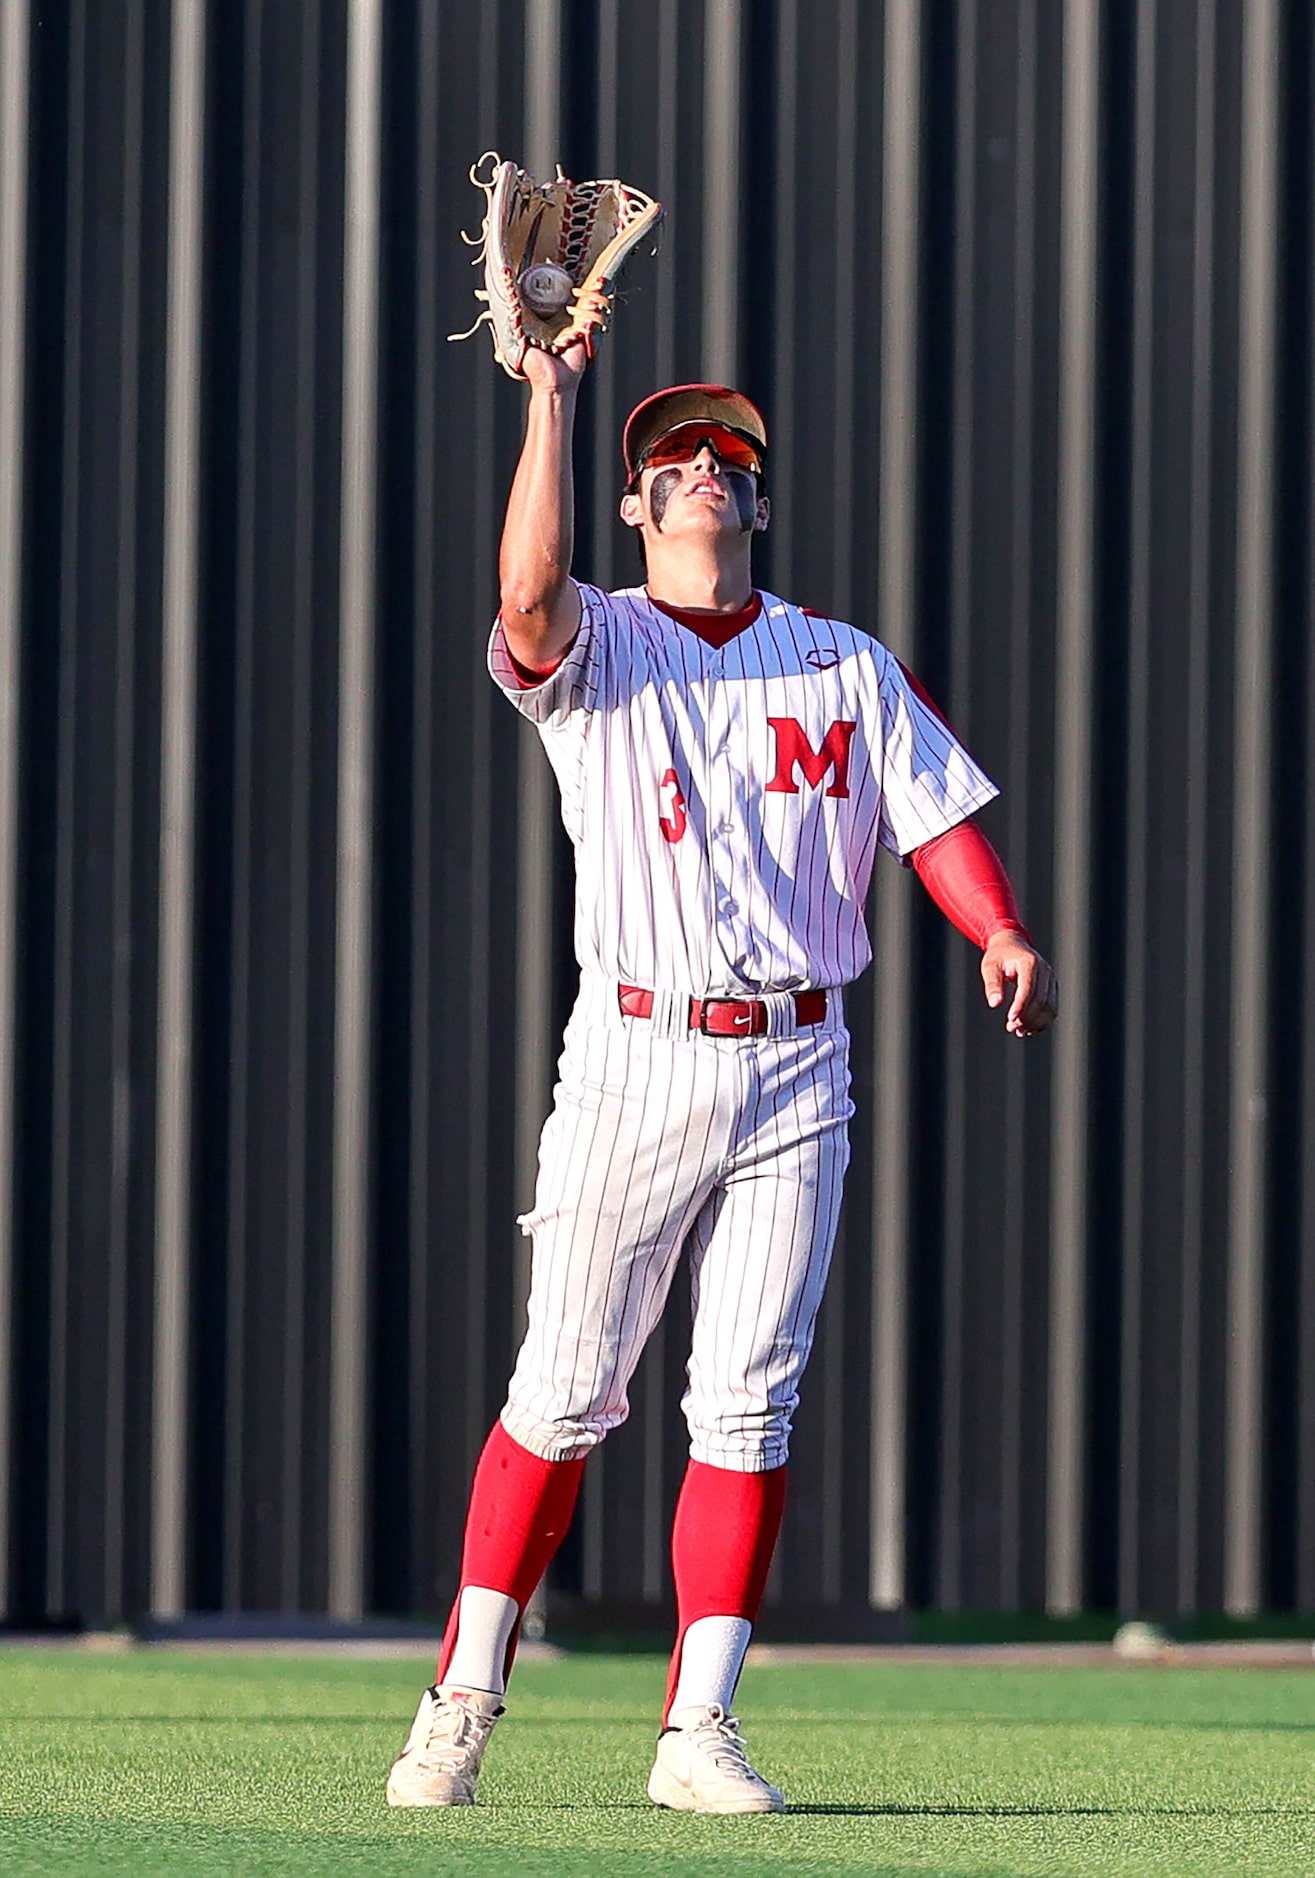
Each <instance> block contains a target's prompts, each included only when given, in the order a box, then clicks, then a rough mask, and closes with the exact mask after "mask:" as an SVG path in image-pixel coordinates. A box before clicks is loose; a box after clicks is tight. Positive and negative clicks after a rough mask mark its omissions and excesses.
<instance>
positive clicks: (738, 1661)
mask: <svg viewBox="0 0 1315 1878" xmlns="http://www.w3.org/2000/svg"><path fill="white" fill-rule="evenodd" d="M752 1635H753V1625H752V1624H751V1623H750V1622H749V1620H748V1618H747V1617H700V1618H698V1619H696V1621H695V1622H694V1623H692V1624H691V1625H690V1627H689V1629H688V1630H687V1631H686V1632H685V1635H684V1637H683V1639H682V1640H681V1645H680V1680H679V1681H678V1682H677V1684H676V1693H675V1695H674V1696H673V1698H672V1702H671V1708H670V1711H669V1714H668V1722H669V1724H670V1726H671V1727H672V1728H683V1727H685V1726H686V1725H687V1723H688V1721H689V1720H690V1719H691V1717H690V1716H688V1715H686V1713H685V1711H687V1710H693V1709H704V1708H714V1707H716V1708H724V1709H725V1710H726V1711H727V1713H728V1714H729V1712H730V1706H731V1700H732V1697H733V1696H734V1694H735V1685H736V1683H737V1682H738V1681H739V1679H740V1670H741V1668H742V1667H743V1665H744V1653H745V1651H746V1650H747V1649H748V1647H749V1638H750V1637H751V1636H752Z"/></svg>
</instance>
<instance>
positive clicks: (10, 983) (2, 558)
mask: <svg viewBox="0 0 1315 1878" xmlns="http://www.w3.org/2000/svg"><path fill="white" fill-rule="evenodd" d="M30 30H31V20H30V13H29V8H28V6H27V0H17V4H15V5H13V6H9V7H6V8H5V9H4V13H3V16H0V1613H4V1612H6V1611H7V1610H8V1608H9V1560H10V1517H9V1507H10V1442H11V1439H12V1428H13V1422H12V1396H11V1389H12V1379H13V1373H14V1364H13V1354H12V1352H13V1342H12V1339H13V1295H14V1213H13V1200H14V1190H13V1168H14V1148H15V1134H14V1073H15V1064H14V1035H15V1028H16V1025H15V1018H16V999H17V989H18V833H19V831H18V736H19V684H20V671H21V666H20V646H21V638H20V635H21V631H22V576H23V493H24V483H25V466H24V448H23V415H24V402H25V400H24V384H25V368H26V346H25V340H26V335H27V279H26V274H27V268H26V261H27V243H26V237H27V203H28V193H27V172H28V161H27V135H28V113H27V99H28V87H29V84H30V72H29V66H28V42H29V35H30Z"/></svg>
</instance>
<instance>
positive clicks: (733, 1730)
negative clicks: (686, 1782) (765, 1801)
mask: <svg viewBox="0 0 1315 1878" xmlns="http://www.w3.org/2000/svg"><path fill="white" fill-rule="evenodd" d="M685 1733H686V1734H687V1735H688V1736H689V1740H690V1743H691V1745H692V1746H695V1747H697V1748H699V1749H701V1750H702V1752H703V1753H705V1754H706V1755H707V1757H708V1759H709V1760H710V1761H711V1762H712V1765H713V1766H714V1767H715V1768H716V1769H717V1771H718V1773H725V1774H731V1775H739V1776H740V1778H741V1779H745V1780H754V1781H757V1780H761V1778H762V1776H761V1775H760V1774H759V1773H758V1772H757V1771H756V1770H755V1769H754V1767H753V1766H752V1765H751V1764H750V1761H749V1754H748V1750H747V1748H746V1747H745V1745H744V1739H743V1737H742V1736H741V1734H740V1724H739V1722H738V1721H737V1720H736V1718H735V1717H734V1715H728V1714H727V1713H726V1710H725V1709H724V1708H720V1707H718V1706H717V1705H716V1704H714V1705H713V1706H712V1707H711V1708H710V1709H709V1710H708V1718H707V1720H706V1721H701V1722H696V1723H695V1725H694V1727H692V1728H688V1729H686V1730H685Z"/></svg>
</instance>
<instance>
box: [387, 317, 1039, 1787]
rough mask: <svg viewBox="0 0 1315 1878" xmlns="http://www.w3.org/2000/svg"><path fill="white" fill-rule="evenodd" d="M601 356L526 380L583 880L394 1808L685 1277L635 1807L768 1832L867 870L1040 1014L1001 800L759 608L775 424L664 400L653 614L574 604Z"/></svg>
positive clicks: (655, 472)
mask: <svg viewBox="0 0 1315 1878" xmlns="http://www.w3.org/2000/svg"><path fill="white" fill-rule="evenodd" d="M585 365H586V351H585V347H584V346H582V345H579V344H577V345H574V346H572V347H571V348H570V349H569V350H568V351H567V352H565V353H564V354H562V355H561V356H554V355H553V354H551V353H549V352H547V351H540V350H531V351H530V352H529V354H528V356H527V357H526V360H525V375H526V377H527V378H528V379H529V383H530V395H529V407H528V416H527V425H526V433H525V442H524V448H523V451H522V454H521V458H520V463H519V466H518V468H517V471H516V476H515V481H514V483H513V486H512V491H511V496H510V500H509V502H508V506H507V515H506V524H505V529H504V533H503V537H502V551H501V562H500V574H501V606H500V610H499V614H498V618H497V621H496V623H495V625H494V629H493V635H492V640H491V643H490V648H489V665H490V670H491V672H492V675H493V678H494V680H495V682H496V683H497V684H498V686H499V687H500V688H501V690H502V691H503V692H504V694H505V695H506V696H507V697H508V698H509V699H510V701H511V703H512V704H513V705H514V706H515V707H516V709H517V710H519V711H521V712H522V713H523V714H524V715H525V716H526V717H528V718H529V719H530V721H531V722H532V723H534V724H535V725H536V726H537V728H538V731H539V733H540V735H541V737H542V739H543V743H544V747H545V749H546V750H547V753H548V756H549V759H550V761H551V763H552V766H553V769H554V772H555V774H556V777H557V782H558V785H559V787H560V791H561V800H562V815H563V819H564V821H565V824H566V828H567V832H568V833H569V835H570V838H571V841H572V844H573V846H574V850H575V861H576V907H575V944H576V952H577V956H578V959H579V963H580V991H579V997H578V1000H577V1002H576V1005H575V1008H574V1011H573V1014H572V1016H571V1019H570V1023H569V1025H568V1027H567V1031H566V1037H565V1045H564V1050H563V1054H562V1058H561V1063H560V1080H559V1082H558V1085H557V1088H556V1091H555V1097H554V1104H553V1110H552V1114H551V1115H550V1116H549V1118H548V1121H547V1123H546V1125H545V1127H544V1131H543V1136H542V1140H541V1143H540V1150H539V1174H538V1184H537V1188H536V1192H535V1197H534V1205H533V1209H532V1211H531V1212H530V1213H529V1214H527V1215H526V1217H525V1218H524V1219H523V1220H522V1221H521V1224H522V1226H523V1228H524V1230H525V1231H526V1232H527V1233H529V1234H530V1235H531V1237H532V1240H533V1261H532V1276H531V1289H530V1298H529V1311H528V1317H529V1323H528V1329H527V1332H526V1336H525V1341H524V1344H523V1345H522V1347H521V1351H520V1355H519V1358H518V1360H517V1363H516V1368H515V1373H514V1375H513V1376H512V1379H511V1384H510V1388H509V1391H508V1396H507V1401H506V1405H505V1407H504V1408H503V1410H502V1412H501V1415H500V1417H499V1419H498V1421H497V1423H496V1424H495V1426H494V1428H493V1431H492V1433H491V1434H490V1436H489V1438H488V1442H487V1444H486V1446H485V1448H484V1451H483V1454H482V1455H481V1457H480V1461H479V1464H478V1466H477V1468H476V1471H475V1479H474V1485H473V1489H472V1492H471V1499H470V1509H469V1514H468V1518H467V1524H466V1536H465V1548H464V1553H463V1558H462V1568H461V1581H460V1588H459V1591H458V1594H457V1599H456V1603H455V1605H454V1607H453V1611H452V1615H451V1619H450V1621H449V1624H448V1628H447V1633H446V1636H445V1638H444V1642H443V1648H442V1653H441V1655H440V1658H439V1663H438V1672H437V1676H436V1678H435V1682H434V1686H433V1687H432V1688H431V1689H428V1690H426V1692H425V1694H424V1695H423V1697H422V1698H421V1702H420V1707H419V1711H418V1713H417V1715H416V1718H415V1722H414V1725H413V1727H412V1729H411V1733H410V1736H409V1738H408V1740H407V1742H406V1745H405V1747H404V1749H403V1751H402V1753H401V1754H400V1756H399V1757H398V1759H397V1761H396V1762H395V1764H394V1766H393V1769H392V1772H391V1775H390V1777H389V1781H388V1799H389V1801H390V1803H391V1804H392V1805H394V1806H461V1805H468V1804H470V1802H471V1801H472V1800H473V1799H474V1794H475V1782H476V1778H477V1775H478V1772H479V1766H480V1761H481V1758H482V1756H483V1753H484V1750H485V1747H486V1745H487V1743H488V1739H489V1736H490V1734H491V1732H492V1729H493V1727H494V1724H495V1722H496V1720H497V1718H498V1717H499V1716H500V1715H501V1714H502V1712H503V1696H504V1692H505V1689H506V1683H507V1677H508V1674H509V1671H510V1668H511V1662H512V1657H513V1654H514V1651H515V1647H516V1638H517V1633H518V1628H519V1625H520V1620H521V1615H522V1612H523V1611H524V1609H525V1606H526V1603H527V1601H528V1600H529V1598H530V1597H531V1595H532V1594H533V1592H534V1590H535V1587H536V1586H537V1584H538V1582H539V1580H540V1578H541V1577H542V1575H543V1572H544V1570H545V1568H546V1567H547V1565H548V1563H549V1561H550V1559H551V1558H552V1556H553V1554H554V1552H555V1551H556V1549H557V1546H558V1544H559V1543H560V1541H561V1539H562V1536H563V1534H564V1533H565V1531H566V1528H567V1526H568V1524H569V1522H570V1519H571V1514H572V1510H573V1507H574V1504H575V1499H576V1494H577V1491H578V1488H579V1483H580V1475H581V1471H582V1469H583V1467H584V1464H585V1459H586V1457H587V1456H588V1454H589V1453H590V1451H591V1450H592V1449H593V1448H595V1447H597V1446H598V1444H599V1443H600V1442H601V1441H602V1440H603V1439H604V1438H605V1436H606V1435H607V1434H608V1432H609V1430H611V1429H613V1428H615V1427H617V1426H618V1425H619V1423H621V1422H622V1421H624V1419H625V1416H626V1413H627V1407H628V1404H627V1397H626V1390H627V1386H628V1384H629V1381H630V1378H631V1375H632V1373H633V1371H634V1368H635V1365H636V1363H637V1362H638V1360H639V1356H640V1352H641V1351H642V1349H643V1347H644V1343H645V1340H646V1338H647V1337H648V1335H649V1333H650V1331H651V1330H652V1329H653V1326H654V1324H655V1323H656V1322H657V1319H658V1317H659V1315H660V1313H661V1311H662V1307H663V1304H664V1302H665V1300H666V1296H667V1292H668V1289H669V1287H670V1285H671V1281H672V1278H673V1275H674V1273H675V1269H676V1266H677V1264H678V1263H679V1261H680V1259H681V1257H682V1255H683V1256H684V1258H685V1259H686V1260H687V1262H688V1266H689V1275H690V1283H691V1287H692V1294H693V1305H694V1325H693V1338H692V1347H691V1354H690V1362H689V1371H688V1376H689V1385H688V1389H687V1391H686V1393H685V1397H684V1401H683V1408H684V1411H685V1415H686V1419H687V1422H688V1426H689V1435H690V1460H689V1467H688V1472H687V1473H686V1476H685V1480H684V1483H683V1485H682V1488H681V1492H680V1497H679V1502H678V1505H677V1508H676V1516H675V1525H674V1531H673V1535H672V1564H673V1569H674V1575H675V1586H676V1601H677V1611H678V1628H677V1636H676V1642H675V1648H674V1651H673V1654H672V1658H671V1673H670V1679H669V1685H668V1690H667V1700H666V1706H665V1710H664V1713H663V1717H662V1724H663V1725H662V1732H661V1734H660V1735H659V1738H658V1744H657V1754H656V1759H655V1761H654V1765H653V1769H652V1773H651V1775H650V1778H649V1783H648V1792H649V1796H650V1798H651V1799H652V1800H654V1801H655V1802H656V1803H657V1804H658V1805H660V1806H668V1807H677V1808H682V1809H686V1810H690V1811H695V1812H707V1813H755V1812H777V1811H779V1810H780V1809H781V1808H782V1806H783V1804H784V1802H783V1800H782V1796H781V1794H780V1793H779V1792H778V1790H777V1789H776V1788H775V1787H774V1786H772V1785H770V1784H769V1783H768V1782H767V1781H766V1780H765V1779H764V1778H763V1777H762V1775H761V1774H759V1773H758V1772H757V1771H756V1770H755V1768H754V1767H753V1766H752V1764H751V1762H750V1761H749V1759H748V1756H747V1754H746V1751H745V1744H744V1741H743V1739H742V1737H741V1735H740V1733H739V1728H738V1724H737V1722H736V1721H735V1719H734V1716H733V1714H732V1701H733V1697H734V1692H735V1686H736V1681H737V1679H738V1676H739V1673H740V1667H741V1665H742V1663H743V1661H744V1655H745V1651H746V1649H747V1647H748V1643H749V1637H750V1632H751V1628H752V1625H753V1622H754V1619H755V1618H756V1616H757V1613H758V1607H759V1603H760V1601H761V1598H762V1594H763V1588H764V1585H765V1582H766V1578H767V1571H768V1567H769V1565H770V1562H771V1557H772V1552H773V1548H774V1546H775V1544H776V1539H777V1534H778V1532H779V1530H780V1524H781V1515H782V1510H783V1507H784V1502H785V1482H786V1456H787V1450H788V1446H789V1437H790V1422H791V1417H792V1414H793V1412H794V1408H795V1405H796V1403H797V1400H798V1389H799V1381H800V1377H801V1375H802V1372H803V1369H804V1365H805V1363H806V1361H807V1358H808V1353H809V1347H810V1345H811V1342H812V1337H813V1327H814V1323H815V1321H816V1317H817V1311H818V1306H819V1304H820V1303H821V1299H822V1292H823V1287H824V1285H825V1283H826V1275H827V1265H828V1261H829V1259H830V1254H831V1248H832V1242H833V1239H834V1235H835V1229H836V1219H837V1213H838V1211H839V1206H840V1193H841V1184H842V1181H843V1177H844V1172H845V1167H846V1163H847V1160H848V1153H849V1150H848V1146H847V1139H846V1125H847V1122H848V1120H849V1116H850V1113H851V1107H852V1105H851V1102H850V1097H849V1073H848V1067H847V1049H848V1038H847V1034H846V1030H845V1021H844V1007H843V987H844V986H845V985H846V984H848V983H849V981H850V980H851V979H853V978H855V977H856V976H857V975H858V973H859V972H861V971H862V970H863V968H864V966H865V965H866V964H867V963H868V960H869V957H870V947H869V941H868V935H867V931H866V927H865V922H864V902H865V898H866V894H867V888H868V881H869V876H870V874H871V870H872V866H873V861H874V857H875V854H876V850H877V848H878V847H879V846H880V847H883V848H886V849H888V850H889V851H890V852H891V853H892V854H894V855H896V856H898V857H901V858H903V859H905V860H909V861H911V862H912V864H913V865H914V866H915V867H916V868H917V870H918V873H919V875H920V876H921V878H922V880H923V881H924V883H925V884H926V886H927V887H928V889H929V890H930V891H931V893H932V895H933V896H934V898H935V899H936V900H937V902H938V904H939V905H940V906H941V907H942V908H943V909H944V910H945V912H946V913H947V914H948V916H949V917H950V918H951V919H952V920H953V921H954V922H955V923H956V924H957V925H958V926H959V927H960V928H961V929H962V930H963V931H964V932H965V933H967V934H968V935H969V936H970V937H971V938H972V939H973V940H974V941H975V942H976V943H977V944H978V945H980V946H981V948H982V980H983V984H984V987H985V992H986V998H987V1002H988V1003H989V1004H991V1005H993V1006H1004V1007H1005V1026H1006V1029H1007V1030H1008V1031H1010V1032H1011V1033H1013V1034H1014V1035H1015V1036H1017V1037H1020V1038H1023V1037H1029V1036H1033V1035H1035V1034H1036V1033H1037V1032H1039V1031H1042V1030H1044V1029H1045V1028H1046V1027H1047V1026H1048V1025H1049V1024H1050V1023H1051V1021H1052V1019H1053V1018H1054V1016H1055V1011H1056V984H1055V978H1054V975H1053V973H1052V971H1051V969H1050V967H1049V966H1048V965H1047V964H1046V962H1045V960H1044V959H1042V958H1041V956H1040V955H1039V954H1038V953H1037V952H1036V950H1035V949H1034V947H1033V946H1032V944H1031V942H1030V940H1029V939H1028V936H1027V933H1026V932H1025V930H1024V928H1023V925H1022V923H1021V921H1020V919H1019V916H1018V910H1017V907H1016V905H1015V902H1014V896H1013V892H1012V890H1011V888H1010V885H1009V881H1008V879H1007V877H1006V875H1005V873H1004V870H1003V868H1002V866H1001V864H1000V862H999V860H998V858H997V857H996V855H995V853H994V851H993V850H992V849H991V847H990V845H989V844H988V843H987V841H986V839H985V837H984V836H983V835H982V834H981V832H980V830H979V829H978V827H977V825H976V823H975V822H974V821H973V819H972V817H973V814H974V812H975V811H976V810H977V809H978V808H980V807H981V806H982V804H983V803H985V802H987V801H989V800H990V798H991V797H992V796H994V795H995V794H996V790H995V789H994V787H993V786H992V784H991V783H990V782H989V781H988V780H987V778H986V777H985V776H984V775H983V774H982V772H981V770H980V769H978V767H977V765H976V764H975V763H974V762H973V760H972V758H971V757H970V756H969V755H968V754H967V752H966V751H965V750H964V749H963V748H962V746H961V745H960V744H959V743H958V741H957V739H956V738H955V736H954V735H953V733H952V732H951V731H950V729H949V728H948V727H947V725H946V723H945V721H944V720H943V718H942V717H941V716H940V715H939V713H938V712H937V711H936V709H935V707H934V706H933V705H932V704H931V703H930V701H929V700H928V699H927V698H926V696H925V694H924V693H923V692H922V691H921V689H920V687H919V686H918V684H917V682H916V681H915V680H914V679H913V678H912V677H911V676H910V675H909V674H908V673H907V672H906V671H905V670H904V669H903V668H902V667H901V666H900V664H899V662H898V661H897V660H896V659H895V658H894V657H893V656H892V655H891V654H890V653H889V652H888V651H886V649H885V648H884V647H883V646H882V645H881V644H880V643H879V642H878V641H877V640H875V639H873V638H871V637H869V636H868V635H867V634H866V633H863V632H860V631H858V630H856V629H855V628H854V627H853V626H850V625H846V624H845V623H844V622H843V621H840V620H834V619H829V618H824V617H821V616H819V615H816V614H813V613H810V612H807V611H805V610H804V609H803V608H801V607H798V606H795V605H793V604H791V603H790V602H788V601H785V600H782V599H778V598H777V597H776V596H775V595H773V594H770V593H762V592H759V591H757V590H755V588H754V586H753V583H752V577H751V572H750V549H751V545H752V542H753V537H754V535H755V534H756V533H758V532H760V531H761V530H763V529H765V528H766V527H767V523H768V513H769V508H768V500H767V497H766V495H765V494H764V493H763V469H764V463H765V460H766V453H767V430H766V425H765V423H764V421H763V418H762V415H761V413H760V412H759V411H758V410H757V408H756V407H755V406H754V405H753V404H752V403H751V402H750V400H749V399H748V398H746V397H744V396H743V395H742V394H741V393H739V392H737V391H733V390H731V389H729V388H728V387H725V386H719V385H686V386H677V387H675V388H672V389H669V390H665V391H660V392H658V393H656V394H655V395H654V396H653V397H650V398H648V399H646V400H645V401H644V402H643V403H642V404H640V405H639V406H638V407H637V408H636V409H635V410H634V411H633V412H632V413H631V415H630V417H629V419H628V420H627V423H626V426H625V432H624V437H623V455H624V459H625V472H626V479H627V480H626V485H625V493H624V495H623V496H622V498H621V515H622V518H623V520H624V521H625V522H626V523H628V524H629V526H630V527H632V528H634V529H635V530H636V532H637V534H638V536H639V538H640V541H641V543H642V547H643V553H644V562H645V574H646V579H645V583H644V585H643V586H640V587H635V588H632V589H629V590H626V591H623V592H619V593H612V594H608V593H603V592H600V591H599V590H598V589H597V588H595V587H590V586H586V585H582V584H579V583H577V582H576V581H575V580H573V579H572V578H571V571H570V570H571V549H572V481H571V439H572V423H573V416H574V410H575V403H576V394H577V391H578V388H579V383H580V378H581V375H582V373H583V371H584V369H585Z"/></svg>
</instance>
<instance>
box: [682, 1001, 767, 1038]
mask: <svg viewBox="0 0 1315 1878" xmlns="http://www.w3.org/2000/svg"><path fill="white" fill-rule="evenodd" d="M755 1003H756V1000H755V999H753V998H702V999H700V1001H699V1029H700V1030H701V1031H702V1032H703V1035H704V1036H705V1037H758V1036H762V1035H764V1034H765V1032H766V1029H767V1026H766V1023H765V1022H764V1023H763V1025H762V1027H761V1029H759V1027H758V1026H757V1025H756V1024H755V1022H754V1019H755V1017H756V1015H757V1012H756V1011H755V1009H754V1005H755ZM714 1004H729V1005H739V1006H740V1007H741V1008H740V1010H739V1011H737V1012H736V1014H735V1016H734V1017H733V1018H732V1019H731V1024H732V1026H733V1028H731V1029H730V1030H709V1029H708V1012H709V1011H710V1010H711V1009H712V1007H713V1005H714ZM766 1015H767V1013H766V1012H765V1011H764V1012H763V1017H764V1019H765V1018H766Z"/></svg>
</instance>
